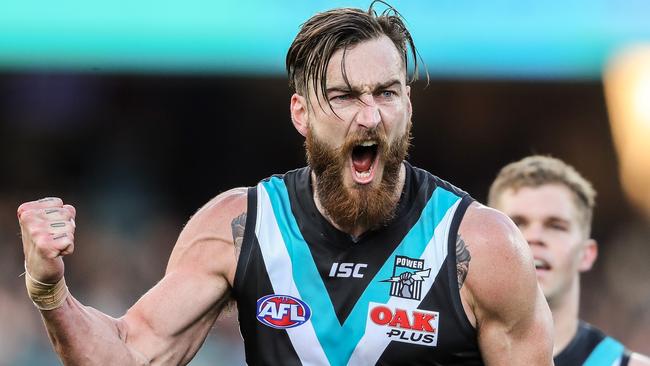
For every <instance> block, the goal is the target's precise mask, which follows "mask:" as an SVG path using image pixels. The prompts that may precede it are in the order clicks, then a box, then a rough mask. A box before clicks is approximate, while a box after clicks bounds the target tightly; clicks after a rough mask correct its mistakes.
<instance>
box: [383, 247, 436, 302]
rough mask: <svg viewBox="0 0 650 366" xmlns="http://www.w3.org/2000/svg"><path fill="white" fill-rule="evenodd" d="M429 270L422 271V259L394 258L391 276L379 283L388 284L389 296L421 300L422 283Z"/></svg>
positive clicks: (399, 256)
mask: <svg viewBox="0 0 650 366" xmlns="http://www.w3.org/2000/svg"><path fill="white" fill-rule="evenodd" d="M430 273H431V268H427V269H424V259H413V258H409V257H404V256H401V255H398V256H395V264H394V265H393V276H392V277H391V278H388V279H385V280H383V281H381V282H390V296H397V297H402V298H405V299H412V300H418V301H419V300H422V282H423V281H424V279H425V278H428V277H429V275H430Z"/></svg>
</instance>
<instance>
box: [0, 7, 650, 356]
mask: <svg viewBox="0 0 650 366" xmlns="http://www.w3.org/2000/svg"><path fill="white" fill-rule="evenodd" d="M368 4H369V1H324V0H321V1H302V2H299V1H295V2H290V1H273V2H271V1H258V0H255V1H239V2H226V1H205V0H187V1H183V2H181V1H174V2H159V1H151V0H140V1H135V2H130V1H110V2H109V1H93V2H85V1H80V0H61V1H58V2H56V3H48V4H44V3H42V2H40V1H35V0H22V1H2V3H1V5H0V171H1V172H2V173H1V174H2V179H0V269H1V273H2V276H0V365H57V364H58V361H57V359H56V357H55V355H54V352H53V351H52V350H51V347H50V345H49V341H48V340H47V337H46V333H45V331H44V329H43V326H42V324H41V322H40V317H39V314H38V312H37V311H36V309H35V308H34V307H33V306H32V305H31V303H30V301H29V300H28V298H27V296H26V294H25V290H24V285H23V279H22V278H18V275H19V274H20V273H21V272H22V271H23V269H22V265H23V264H22V263H23V256H22V251H21V245H20V239H19V236H18V233H19V229H18V225H17V221H16V217H15V210H16V208H17V206H18V205H19V204H20V203H21V202H23V201H27V200H32V199H35V198H39V197H42V196H53V195H55V196H59V197H63V198H64V200H65V201H67V202H69V203H72V204H74V205H75V206H76V207H77V239H76V241H77V248H76V251H75V254H74V255H73V256H71V257H70V258H68V259H66V266H67V269H66V278H67V280H68V284H69V286H70V288H71V290H72V293H73V294H74V295H75V296H76V297H77V298H79V299H80V300H81V301H82V302H83V303H85V304H87V305H90V306H93V307H97V308H99V309H101V310H103V311H105V312H107V313H108V314H110V315H113V316H120V315H121V314H123V313H124V311H125V310H126V309H127V308H128V307H129V306H130V305H131V304H132V303H133V302H135V300H136V299H137V298H138V297H139V296H141V295H142V294H143V293H144V292H145V291H146V290H147V289H148V288H150V287H151V286H152V285H153V284H154V283H155V282H156V281H157V280H159V279H160V277H161V276H162V274H163V272H164V268H165V263H166V260H167V257H168V255H169V252H170V250H171V248H172V246H173V244H174V241H175V238H176V236H177V235H178V233H179V232H180V230H181V228H182V226H183V224H184V222H185V221H186V220H187V219H188V218H189V217H190V215H192V213H193V212H194V211H195V210H196V209H197V208H198V207H200V206H201V205H202V204H203V203H205V202H206V201H207V200H209V199H210V198H211V197H213V196H214V195H216V194H218V193H220V192H223V191H225V190H227V189H228V188H231V187H234V186H249V185H253V184H255V183H256V182H257V181H258V180H259V179H261V178H263V177H266V176H268V175H270V174H273V173H281V172H284V171H286V170H289V169H292V168H295V167H297V166H301V165H303V164H304V153H303V148H302V139H301V138H300V136H299V135H298V134H297V133H296V132H294V129H293V127H292V126H291V124H290V118H289V108H288V103H289V97H290V91H289V89H288V86H287V80H286V76H285V73H284V56H285V53H286V50H287V48H288V46H289V45H290V43H291V41H292V39H293V37H294V36H295V34H296V32H297V30H298V27H299V25H300V24H301V23H302V22H303V21H305V20H306V19H307V18H308V17H309V16H311V15H312V14H313V13H315V12H316V11H321V10H325V9H328V8H331V7H338V6H355V7H361V8H367V6H368ZM391 4H392V5H394V6H395V7H396V8H397V9H398V10H399V11H400V12H401V13H402V14H403V15H404V17H405V18H406V20H407V22H408V24H409V27H410V29H411V32H412V34H413V36H414V39H415V42H416V45H417V46H418V47H419V51H420V53H421V55H422V57H423V59H424V61H425V63H426V65H427V67H428V70H429V73H430V75H431V82H430V84H429V86H428V87H427V86H426V85H425V83H424V82H418V83H416V84H415V85H414V86H413V87H412V100H413V109H414V118H413V119H414V136H415V139H414V146H413V149H412V151H411V154H410V161H411V162H412V163H413V164H415V165H417V166H420V167H423V168H426V169H428V170H430V171H432V172H433V173H434V174H436V175H438V176H440V177H442V178H444V179H447V180H450V181H451V182H453V183H454V184H456V185H458V186H460V187H462V188H463V189H465V190H467V191H469V192H470V193H471V194H472V195H473V196H474V197H476V198H477V199H479V200H481V201H484V199H485V197H486V194H487V188H488V185H489V184H490V182H491V180H492V179H493V178H494V176H495V175H496V173H497V170H498V169H499V168H500V167H501V166H502V165H504V164H506V163H508V162H511V161H514V160H516V159H519V158H521V157H523V156H525V155H528V154H531V153H542V154H552V155H553V156H556V157H559V158H562V159H564V160H566V161H567V162H569V163H571V164H573V165H574V166H576V167H577V169H578V170H580V171H581V172H583V173H584V175H585V176H586V177H587V178H588V179H590V180H591V181H592V182H593V183H594V185H595V188H596V189H597V190H598V193H599V195H598V205H597V209H596V213H595V222H594V230H593V235H594V237H595V238H596V239H598V241H599V243H600V258H599V260H598V262H597V264H596V266H595V268H594V270H592V271H591V272H590V273H588V274H586V275H585V276H584V277H583V294H582V303H581V305H582V306H581V315H582V317H583V318H584V319H586V320H588V321H591V322H593V323H595V324H597V325H598V326H600V327H601V328H603V329H604V330H606V331H607V332H609V333H611V334H612V335H614V336H616V337H618V338H619V339H621V340H623V341H624V342H625V343H626V344H627V345H628V346H629V347H630V348H632V349H633V350H636V351H641V352H644V353H646V354H647V353H650V333H649V331H648V329H650V286H649V285H648V279H650V266H649V265H648V261H650V246H649V244H650V224H649V221H648V218H649V217H650V214H648V213H650V205H649V204H648V202H650V188H649V187H650V179H649V178H648V176H650V147H649V145H650V143H649V141H650V132H649V131H650V71H647V68H648V66H647V65H650V61H647V62H637V64H638V65H640V66H639V67H636V66H635V67H630V66H629V65H630V63H629V62H628V63H626V62H627V61H626V60H629V59H632V60H633V59H635V57H636V56H634V55H632V56H630V57H627V56H626V57H623V58H617V57H618V56H617V55H619V52H620V51H621V50H628V49H629V48H628V47H629V46H631V45H637V44H643V43H644V42H646V43H648V42H650V21H649V19H650V2H648V1H645V0H589V1H587V0H572V1H559V0H552V1H544V2H538V1H532V0H517V1H514V0H494V1H489V2H484V1H475V0H454V1H451V0H436V1H424V0H422V1H416V0H403V1H398V0H394V1H391ZM640 49H641V50H642V49H643V48H640ZM645 52H647V51H645ZM625 54H626V55H628V56H629V55H630V53H629V52H628V53H625ZM640 54H643V52H641V53H640ZM621 57H622V56H621ZM646 57H647V56H646ZM637 59H638V58H637ZM612 60H619V61H620V62H618V61H612ZM621 60H622V61H621ZM646 60H647V59H646ZM609 65H614V66H611V67H610V66H609ZM616 65H623V66H622V67H619V68H617V66H616ZM626 65H628V66H626ZM644 65H645V66H644ZM644 67H645V68H646V69H645V70H646V71H643V70H644ZM630 70H632V71H634V70H637V71H638V73H637V74H631V75H629V73H627V74H626V72H628V71H630ZM635 72H636V71H635ZM644 72H645V74H644ZM619 74H624V76H623V77H620V75H619ZM644 75H645V76H644ZM621 80H622V81H621ZM643 80H646V81H645V83H646V84H643V83H642V82H640V81H643ZM637 81H639V82H640V83H639V86H638V87H637V86H635V85H636V84H635V83H636V82H637ZM644 85H645V86H644ZM605 86H607V88H606V87H605ZM644 88H645V89H644ZM643 90H645V92H644V91H643ZM624 92H625V93H628V94H625V93H624ZM621 93H623V94H625V95H623V94H621ZM644 93H645V94H644ZM620 95H623V96H620ZM630 100H631V102H629V103H632V104H633V105H636V107H634V106H633V107H632V110H633V111H632V112H629V113H628V112H626V111H629V108H628V107H626V104H625V103H627V102H626V101H630ZM607 101H610V104H609V105H608V104H607ZM616 103H618V104H616ZM635 103H636V104H635ZM634 108H637V109H636V111H637V112H634ZM634 113H636V114H634ZM644 113H646V114H644ZM630 116H632V117H630ZM644 121H645V122H644ZM643 123H646V124H645V125H644V124H643ZM621 126H622V127H621ZM635 128H636V129H635ZM612 131H614V136H613V134H612ZM613 137H614V138H613ZM630 138H631V139H633V141H632V140H629V139H630ZM634 138H636V140H634ZM630 156H631V157H630ZM630 172H632V173H630ZM170 316H173V314H170ZM242 363H243V347H242V345H241V340H240V338H239V334H238V330H237V328H236V315H235V314H234V312H229V313H226V314H224V315H223V316H222V317H221V319H220V320H219V321H218V323H217V324H216V325H215V329H214V330H213V332H212V333H211V335H210V336H209V338H208V339H207V341H206V344H205V346H204V347H203V348H202V350H201V351H200V353H199V355H198V356H197V358H196V359H195V360H194V361H193V362H192V363H191V365H194V366H201V365H215V364H216V365H237V364H242Z"/></svg>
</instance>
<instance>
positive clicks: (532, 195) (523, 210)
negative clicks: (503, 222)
mask: <svg viewBox="0 0 650 366" xmlns="http://www.w3.org/2000/svg"><path fill="white" fill-rule="evenodd" d="M595 197H596V192H595V190H594V189H593V187H592V185H591V183H589V182H588V181H587V180H586V179H585V178H584V177H582V176H581V175H580V174H579V173H578V172H577V171H576V170H575V169H574V168H573V167H571V166H569V165H567V164H566V163H564V162H562V161H561V160H558V159H555V158H551V157H546V156H530V157H527V158H524V159H522V160H520V161H518V162H515V163H511V164H509V165H506V166H505V167H504V168H503V169H501V171H500V172H499V174H498V176H497V178H496V179H495V181H494V182H493V183H492V186H491V187H490V192H489V197H488V203H489V205H490V206H491V207H494V208H496V209H498V210H501V211H502V212H504V213H505V214H506V215H508V216H510V218H511V219H512V220H513V221H514V222H515V224H516V225H517V226H518V227H519V229H520V230H521V232H522V233H523V234H524V238H525V239H526V240H527V241H528V245H530V247H531V249H532V252H533V256H534V258H535V269H536V271H537V278H538V280H539V284H540V286H541V288H542V290H543V292H544V296H545V297H546V300H547V301H548V303H549V306H550V307H551V311H552V313H553V321H554V325H555V342H554V361H555V365H556V366H578V365H588V366H599V365H602V366H610V365H612V366H614V365H620V366H625V365H630V366H639V365H650V360H648V358H646V357H644V356H642V355H639V354H636V353H632V354H631V352H630V351H629V350H627V349H625V347H624V346H623V345H622V344H621V343H620V342H618V341H616V340H615V339H613V338H611V337H609V336H607V335H605V334H604V333H603V332H601V331H600V330H598V329H596V328H594V327H593V326H592V325H590V324H587V323H585V322H583V321H581V320H579V319H578V309H579V301H580V273H581V272H585V271H588V270H590V269H591V266H592V265H593V263H594V261H595V260H596V257H597V255H598V247H597V244H596V241H595V240H594V239H591V238H590V233H591V221H592V216H593V209H594V204H595Z"/></svg>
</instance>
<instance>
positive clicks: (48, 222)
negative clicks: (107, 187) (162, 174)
mask: <svg viewBox="0 0 650 366" xmlns="http://www.w3.org/2000/svg"><path fill="white" fill-rule="evenodd" d="M245 211H246V190H245V189H235V190H231V191H228V192H225V193H223V194H221V195H219V196H218V197H216V198H215V199H213V200H212V201H211V202H209V203H208V204H207V205H206V206H204V207H203V208H202V209H200V210H199V211H198V212H197V213H196V214H195V215H194V216H193V217H192V219H190V221H189V222H188V223H187V225H186V226H185V228H184V229H183V231H182V232H181V234H180V236H179V238H178V241H177V243H176V245H175V247H174V250H173V252H172V254H171V257H170V260H169V263H168V265H167V270H166V273H165V276H164V278H163V279H162V280H161V281H160V282H159V283H158V284H157V285H156V286H154V287H153V288H152V289H151V290H149V291H148V292H147V293H146V294H145V295H144V296H143V297H142V298H140V300H138V301H137V302H136V304H135V305H133V306H132V307H131V308H130V309H129V310H128V311H127V313H126V315H124V316H123V317H121V318H118V319H115V318H112V317H109V316H107V315H105V314H103V313H102V312H100V311H98V310H96V309H93V308H91V307H88V306H84V305H83V304H81V303H80V302H79V301H77V300H76V299H75V298H74V297H73V296H72V295H70V294H69V293H67V290H65V292H62V296H61V299H62V301H63V302H62V303H61V304H60V306H58V307H56V308H55V309H53V310H43V308H49V307H50V306H48V299H47V298H46V299H44V300H43V299H39V298H35V297H34V295H33V294H34V291H36V292H38V289H39V288H41V289H42V288H43V286H41V285H39V284H38V282H42V283H44V284H48V283H51V284H54V283H58V282H59V281H61V280H62V279H63V274H64V266H63V260H62V257H63V256H65V255H69V254H71V253H72V252H73V250H74V216H75V210H74V208H73V207H72V206H69V205H64V204H63V202H62V201H61V200H60V199H58V198H49V199H44V200H39V201H34V202H28V203H25V204H23V205H21V206H20V207H19V208H18V219H19V222H20V226H21V230H22V238H23V249H24V252H25V263H26V269H27V272H28V274H29V278H28V279H27V281H28V288H29V287H30V285H31V286H33V285H35V286H36V289H33V288H32V291H30V293H31V294H32V298H33V299H35V300H34V301H35V304H37V306H38V307H39V308H41V314H42V317H43V320H44V322H45V326H46V328H47V331H48V334H49V336H50V339H51V340H52V344H53V345H54V348H55V350H56V352H57V353H58V354H59V357H60V358H61V359H62V360H63V362H64V364H66V365H157V364H165V365H167V364H174V365H176V364H186V363H188V362H189V361H190V360H191V358H192V357H193V356H194V355H195V354H196V352H197V350H198V349H199V347H200V346H201V344H202V343H203V341H204V339H205V337H206V335H207V333H208V331H209V330H210V327H211V326H212V324H213V323H214V321H215V320H216V318H217V316H218V315H219V313H220V311H221V310H222V308H223V306H224V304H225V303H226V302H227V301H228V299H229V296H228V295H229V291H230V287H231V284H232V280H233V278H234V273H235V267H236V263H237V251H236V248H235V245H234V240H233V229H232V226H231V223H232V222H233V220H234V219H236V218H238V217H239V216H240V215H241V214H242V213H244V212H245ZM34 281H38V282H34ZM39 286H40V287H39ZM45 288H46V287H45ZM59 288H60V286H59ZM56 297H57V296H55V299H54V301H56ZM44 305H45V306H44ZM57 305H58V304H57Z"/></svg>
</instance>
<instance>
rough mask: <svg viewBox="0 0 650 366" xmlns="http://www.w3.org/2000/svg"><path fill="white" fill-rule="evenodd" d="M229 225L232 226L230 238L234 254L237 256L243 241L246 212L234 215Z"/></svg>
mask: <svg viewBox="0 0 650 366" xmlns="http://www.w3.org/2000/svg"><path fill="white" fill-rule="evenodd" d="M230 227H232V240H233V243H235V254H236V255H237V257H238V258H239V253H240V251H241V245H242V242H243V241H244V230H245V229H246V212H245V211H244V212H242V213H241V214H240V215H239V216H237V217H235V218H234V219H233V220H232V222H231V223H230Z"/></svg>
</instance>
